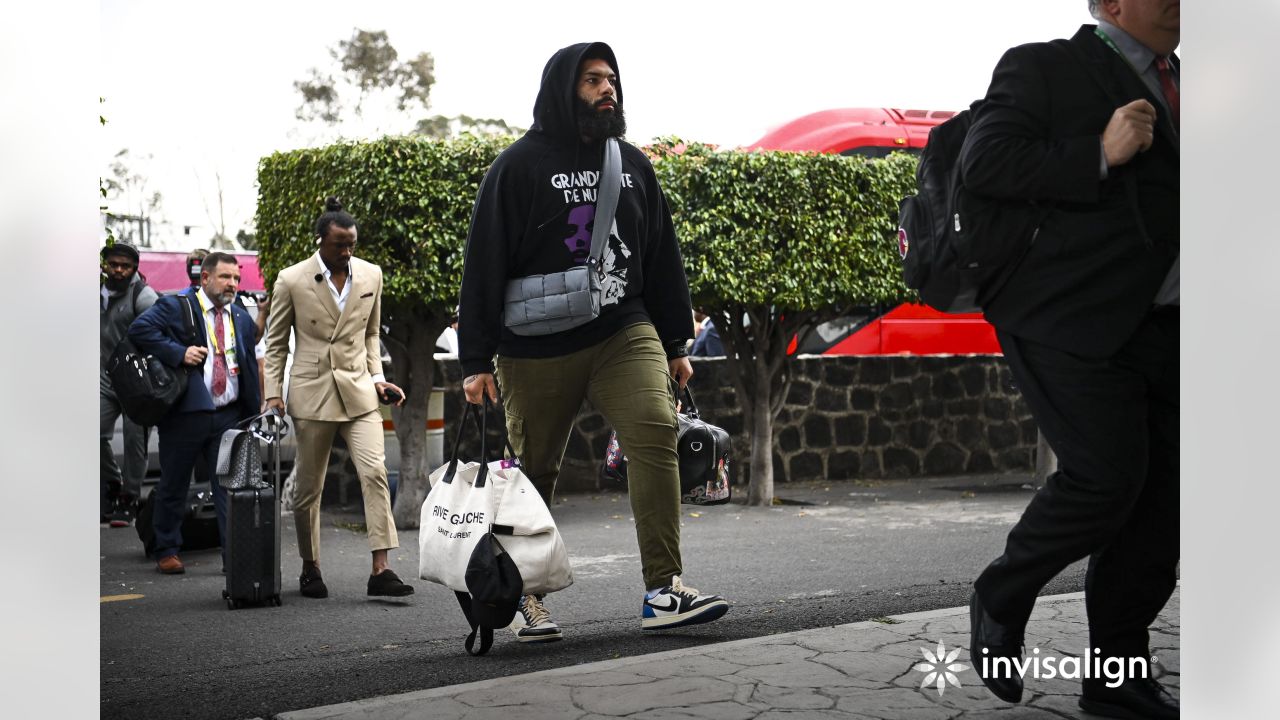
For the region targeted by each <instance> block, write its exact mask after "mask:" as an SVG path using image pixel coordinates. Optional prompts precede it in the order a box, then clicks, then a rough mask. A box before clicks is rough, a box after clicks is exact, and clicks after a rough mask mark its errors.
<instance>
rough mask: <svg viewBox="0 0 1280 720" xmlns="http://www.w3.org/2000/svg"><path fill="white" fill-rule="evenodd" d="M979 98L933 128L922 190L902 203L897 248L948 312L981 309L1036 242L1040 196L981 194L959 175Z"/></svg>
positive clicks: (915, 281)
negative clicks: (1014, 197)
mask: <svg viewBox="0 0 1280 720" xmlns="http://www.w3.org/2000/svg"><path fill="white" fill-rule="evenodd" d="M983 102H985V101H983V100H978V101H977V102H975V103H973V105H971V106H970V107H969V109H968V110H963V111H961V112H959V113H957V114H956V115H955V116H954V117H952V118H951V119H949V120H947V121H946V122H944V123H942V124H941V125H938V126H937V127H935V128H933V129H932V130H930V131H929V141H928V142H927V143H926V144H925V148H924V152H923V153H921V155H920V164H919V166H918V167H917V168H916V194H915V195H909V196H907V197H905V198H903V199H902V202H901V203H899V205H898V255H899V257H900V258H901V260H902V278H903V280H905V281H906V283H907V287H909V288H912V289H913V290H916V291H917V292H919V293H920V299H921V300H923V301H924V302H925V303H926V304H928V305H929V306H930V307H933V308H935V309H937V310H941V311H942V312H947V313H967V312H979V311H981V310H982V306H983V304H985V303H987V302H989V301H990V300H991V298H993V297H995V295H996V293H998V292H999V291H1000V288H1001V287H1003V285H1004V283H1005V281H1006V280H1008V278H1009V276H1010V275H1011V274H1012V273H1013V270H1014V269H1015V268H1016V267H1017V265H1018V262H1019V261H1021V259H1022V257H1023V255H1025V254H1026V251H1027V250H1028V249H1029V248H1030V247H1031V244H1032V243H1033V242H1035V237H1036V234H1037V233H1038V232H1039V230H1040V227H1039V226H1040V222H1041V221H1042V220H1043V219H1044V214H1045V213H1044V212H1043V210H1042V209H1040V208H1039V207H1038V206H1037V205H1036V204H1035V203H1031V202H1023V201H1002V200H996V199H994V198H989V197H984V196H981V195H977V194H975V193H973V192H972V191H970V190H968V189H967V188H965V186H964V184H963V183H962V182H961V181H960V148H961V146H962V145H963V144H964V139H965V136H966V135H967V134H968V133H969V126H970V124H971V123H972V121H973V114H974V113H975V112H977V110H978V108H979V106H981V105H982V103H983Z"/></svg>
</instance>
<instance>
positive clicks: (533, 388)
mask: <svg viewBox="0 0 1280 720" xmlns="http://www.w3.org/2000/svg"><path fill="white" fill-rule="evenodd" d="M533 116H534V122H533V126H532V127H531V128H530V129H529V131H528V132H527V133H525V135H524V136H523V137H522V138H520V139H519V140H517V141H516V142H515V143H514V144H512V145H511V147H509V148H507V149H506V150H505V151H504V152H503V153H502V154H501V155H499V156H498V158H497V159H496V160H495V161H494V163H493V166H492V167H490V168H489V171H488V173H487V174H486V175H485V178H484V181H483V182H482V183H481V185H480V192H479V196H478V197H477V198H476V205H475V210H474V213H473V215H472V218H471V231H470V233H469V235H468V237H467V250H466V258H465V261H464V265H463V271H462V297H461V303H460V304H459V311H458V342H459V351H458V356H459V360H460V362H461V365H462V371H463V375H464V377H465V380H464V381H463V390H464V392H465V393H466V396H467V400H468V401H469V402H472V403H476V404H480V403H482V402H483V401H484V399H485V398H488V399H491V400H494V401H497V399H498V386H499V385H500V386H501V388H502V402H503V409H504V410H505V412H506V418H507V431H508V434H509V436H510V439H511V443H512V446H513V449H514V450H515V452H516V455H517V456H518V457H519V458H520V462H521V465H522V467H523V469H524V472H525V473H526V474H527V475H528V476H529V478H530V480H532V481H533V484H534V485H535V486H536V487H537V488H538V492H539V493H540V494H541V495H542V499H543V500H544V501H546V503H547V505H548V506H550V505H551V498H552V494H553V492H554V490H555V484H556V478H557V476H558V474H559V471H560V462H561V459H562V458H563V457H564V450H565V445H566V443H567V441H568V437H569V431H570V430H571V429H572V425H573V420H574V418H575V417H576V416H577V413H578V410H579V408H580V407H581V405H582V401H583V399H584V398H588V399H590V400H591V404H592V405H593V406H594V407H596V408H597V409H598V410H600V412H601V413H602V414H603V415H604V416H605V418H606V419H607V420H608V421H609V422H610V423H611V424H612V425H613V427H614V429H615V430H616V431H617V433H618V440H619V442H620V444H621V445H622V446H623V447H624V448H626V452H627V459H628V490H629V493H630V497H631V508H632V512H633V514H634V515H635V523H636V536H637V539H638V541H639V546H640V562H641V566H642V571H643V574H644V583H645V586H644V587H645V589H646V590H647V592H646V593H645V595H644V599H643V600H642V602H641V628H642V629H645V630H656V629H667V628H674V627H681V626H685V625H692V624H695V623H703V622H709V621H711V620H715V619H717V618H719V617H721V616H722V615H724V614H725V612H726V611H727V610H728V603H726V602H725V601H724V599H723V598H721V597H718V596H715V595H705V594H701V593H699V592H698V591H697V590H694V589H692V588H690V587H689V586H687V585H684V584H683V583H682V582H681V579H680V575H681V573H682V566H681V559H680V479H679V469H678V467H677V456H676V417H675V412H676V410H675V403H676V393H677V389H676V385H677V384H678V385H679V387H684V385H685V384H686V383H687V382H688V380H689V378H690V377H691V376H692V375H693V367H692V365H691V364H690V363H689V359H688V357H687V353H686V350H685V347H686V344H687V342H688V340H689V338H691V337H693V322H692V317H693V314H692V308H691V305H690V301H689V286H688V282H687V280H686V279H685V275H684V266H683V264H682V261H681V259H680V249H679V247H678V246H677V244H676V235H675V227H674V225H673V224H672V221H671V211H670V209H668V207H667V202H666V199H665V198H664V197H663V194H662V189H661V188H659V187H658V181H657V178H656V177H655V176H654V172H653V167H652V165H650V164H649V160H648V158H646V157H645V155H644V153H642V152H641V151H640V150H638V149H637V148H636V147H635V146H633V145H630V144H629V143H626V142H621V140H620V138H621V137H622V136H623V134H624V133H625V132H626V120H625V117H624V115H623V111H622V85H621V82H620V80H619V77H618V63H617V60H616V58H615V57H614V55H613V50H611V49H610V48H609V46H608V45H606V44H604V43H579V44H577V45H571V46H569V47H566V48H562V49H561V50H559V51H557V52H556V53H555V55H553V56H552V57H551V59H550V60H549V61H548V62H547V65H546V67H545V68H544V69H543V71H542V87H541V89H540V90H539V91H538V98H537V100H536V101H535V103H534V108H533ZM608 138H619V142H618V144H619V146H620V149H621V155H622V179H621V186H620V193H619V198H618V207H617V210H616V213H615V216H614V219H613V223H612V228H611V232H610V235H609V239H608V242H607V243H606V246H605V249H604V254H603V262H602V264H603V267H604V269H605V273H606V274H605V279H604V282H603V288H604V291H603V294H602V301H601V308H600V314H599V316H598V317H596V318H595V319H593V320H591V321H590V322H587V323H586V324H583V325H579V326H578V327H574V328H572V329H569V330H564V331H561V332H555V333H551V334H546V335H517V334H515V333H513V332H511V331H510V330H508V329H507V328H505V327H504V326H503V300H504V288H505V287H506V284H507V281H508V280H510V279H513V278H519V277H524V276H527V275H534V274H550V273H557V272H563V271H565V270H568V269H570V268H572V267H574V266H575V265H581V264H583V263H585V262H586V261H587V255H588V252H587V250H588V248H589V246H590V244H591V229H592V227H593V226H594V218H595V201H596V197H597V190H598V189H599V188H598V185H599V179H600V176H601V172H600V169H601V164H602V158H603V155H604V148H605V141H606V139H608ZM495 356H496V373H495ZM495 374H496V381H495ZM511 630H512V631H513V632H514V633H515V634H516V637H517V638H518V639H519V640H521V641H522V642H544V641H548V640H559V639H560V637H561V631H560V628H559V627H558V626H557V625H556V624H555V623H554V622H553V621H552V620H551V616H550V614H549V613H548V611H547V609H546V607H545V605H543V603H542V598H541V597H537V596H532V595H530V596H526V597H524V598H522V599H521V603H520V612H518V613H516V618H515V621H514V622H513V624H512V626H511Z"/></svg>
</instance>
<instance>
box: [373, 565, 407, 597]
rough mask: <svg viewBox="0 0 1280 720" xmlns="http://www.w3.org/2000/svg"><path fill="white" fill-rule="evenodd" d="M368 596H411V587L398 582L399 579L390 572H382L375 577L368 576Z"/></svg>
mask: <svg viewBox="0 0 1280 720" xmlns="http://www.w3.org/2000/svg"><path fill="white" fill-rule="evenodd" d="M369 594H370V595H373V596H382V597H404V596H405V595H412V594H413V586H412V585H406V584H404V583H403V582H401V581H400V577H399V576H398V575H396V574H395V573H394V572H392V571H391V570H383V571H382V572H380V573H378V574H377V575H370V576H369Z"/></svg>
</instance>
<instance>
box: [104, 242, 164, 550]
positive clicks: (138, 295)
mask: <svg viewBox="0 0 1280 720" xmlns="http://www.w3.org/2000/svg"><path fill="white" fill-rule="evenodd" d="M101 255H102V265H103V267H104V269H105V270H104V273H103V283H102V287H101V288H100V290H99V296H100V297H99V304H98V310H99V312H98V319H99V321H98V325H99V339H100V344H99V351H100V353H99V363H98V370H99V372H98V434H99V440H100V445H101V453H102V458H101V462H100V465H99V467H100V473H99V476H100V482H99V505H100V518H101V521H102V522H105V523H109V524H110V525H111V527H113V528H121V527H128V526H129V525H131V524H132V523H133V519H134V516H135V515H136V513H137V508H138V500H139V497H140V495H141V493H142V479H143V478H145V477H146V475H147V436H148V434H149V429H148V428H147V427H145V426H142V425H139V424H137V423H135V422H134V421H133V420H130V419H129V417H128V416H127V415H125V414H124V412H123V410H122V409H121V407H120V401H119V400H118V399H116V395H115V392H114V391H113V390H112V389H111V378H110V376H108V375H107V361H108V360H110V359H111V355H112V353H114V352H115V349H116V346H117V345H119V344H120V341H121V340H123V339H124V338H125V335H126V334H127V333H128V332H129V325H130V324H131V323H132V322H133V321H134V319H136V318H137V317H138V316H139V315H141V314H142V313H144V312H146V311H147V310H148V309H150V308H151V306H152V305H154V304H155V302H156V298H157V295H156V291H155V290H152V289H151V288H149V287H147V282H146V279H145V278H143V277H142V273H140V272H138V259H139V256H138V250H137V248H135V247H134V246H132V245H130V244H129V243H127V242H123V241H119V240H117V241H116V242H115V243H114V244H112V245H107V246H105V247H103V248H102V253H101ZM119 418H123V421H122V422H123V425H124V428H123V433H122V436H123V440H124V457H123V461H124V462H123V467H121V466H117V465H116V458H115V453H114V452H112V450H111V438H112V436H113V435H114V434H115V428H116V420H117V419H119Z"/></svg>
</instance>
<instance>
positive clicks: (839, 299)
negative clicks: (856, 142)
mask: <svg viewBox="0 0 1280 720" xmlns="http://www.w3.org/2000/svg"><path fill="white" fill-rule="evenodd" d="M650 153H651V155H652V157H653V158H654V168H655V170H656V171H657V173H658V179H659V182H660V183H661V184H662V188H663V190H664V191H665V192H666V194H667V200H668V202H669V203H670V204H671V210H672V215H673V216H674V218H675V222H676V234H677V235H678V236H679V238H680V247H681V252H682V253H683V254H684V262H685V268H686V270H687V272H688V276H689V287H690V291H691V293H692V294H693V299H694V304H695V305H705V306H723V305H726V304H730V303H732V304H741V305H748V306H750V305H770V306H775V307H780V308H787V309H791V310H812V311H818V310H823V309H829V308H833V307H842V306H847V305H849V304H876V303H885V302H897V301H901V300H904V299H907V298H908V297H909V296H910V291H909V290H908V289H907V287H906V286H905V285H904V284H903V282H902V272H901V270H900V267H899V264H898V258H897V252H896V248H897V239H896V238H897V218H898V201H899V200H900V199H901V198H902V197H903V196H905V195H907V194H910V193H913V192H915V170H916V159H915V158H914V157H911V156H909V155H906V154H905V153H894V154H892V155H891V156H889V157H888V158H885V159H881V160H868V159H866V158H863V157H860V156H855V157H849V156H841V155H825V154H818V153H795V152H742V151H736V150H727V151H726V150H714V149H713V148H711V147H709V146H707V145H701V144H697V143H689V144H685V143H682V142H680V141H679V140H675V139H669V140H665V141H663V142H661V143H659V144H657V145H654V146H652V147H651V148H650Z"/></svg>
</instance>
